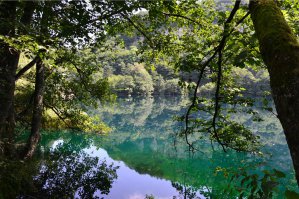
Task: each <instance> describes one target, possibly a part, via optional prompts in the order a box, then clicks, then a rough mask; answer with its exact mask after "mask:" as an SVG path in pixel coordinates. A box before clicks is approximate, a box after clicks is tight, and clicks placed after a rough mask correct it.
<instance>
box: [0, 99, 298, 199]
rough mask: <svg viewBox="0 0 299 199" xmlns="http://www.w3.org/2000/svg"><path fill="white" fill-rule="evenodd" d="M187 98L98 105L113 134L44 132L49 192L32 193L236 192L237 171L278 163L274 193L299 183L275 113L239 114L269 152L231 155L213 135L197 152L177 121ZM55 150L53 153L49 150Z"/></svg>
mask: <svg viewBox="0 0 299 199" xmlns="http://www.w3.org/2000/svg"><path fill="white" fill-rule="evenodd" d="M187 103H188V100H186V99H184V98H180V97H168V98H155V99H154V98H146V99H134V98H127V99H119V100H118V103H117V104H115V105H114V106H104V107H101V108H99V109H98V110H95V111H92V112H93V114H96V115H99V116H100V117H101V118H102V119H103V120H104V121H105V122H106V123H107V124H108V125H109V126H110V127H111V128H112V132H111V133H110V134H107V135H102V136H101V135H90V134H82V133H78V132H77V133H74V132H63V131H61V132H51V133H50V132H48V133H45V134H44V135H43V139H42V143H41V152H40V156H39V158H38V160H36V161H37V162H38V163H37V164H36V165H38V169H37V170H39V171H38V172H37V173H39V172H40V171H42V172H40V173H42V174H35V175H33V176H34V179H35V183H36V182H37V184H38V186H37V187H38V188H39V189H42V190H43V191H40V192H38V191H35V192H34V193H33V192H32V194H35V195H40V196H41V195H51V194H52V195H51V196H52V198H55V197H56V198H59V196H62V195H63V193H67V194H65V195H66V196H68V197H66V198H69V197H70V198H71V196H73V195H75V196H76V197H81V198H90V197H96V196H99V197H104V198H112V199H121V198H126V199H139V198H145V197H146V196H150V195H152V196H154V197H155V198H161V199H163V198H237V197H238V196H239V192H238V189H237V187H238V182H237V181H236V179H233V180H232V181H231V176H232V175H233V174H235V173H238V172H240V171H242V169H243V170H245V171H252V172H259V171H260V173H262V171H264V170H271V169H273V168H274V169H277V170H280V171H282V172H283V173H285V174H286V177H285V178H282V179H279V186H277V187H278V188H277V190H276V191H275V194H274V195H273V198H282V197H283V196H284V192H285V189H294V187H296V185H295V179H294V177H293V175H294V174H293V169H292V164H291V159H290V154H289V151H288V148H287V145H286V141H285V138H284V136H283V133H282V129H281V126H280V124H279V122H278V120H277V118H276V117H274V116H273V114H271V113H268V112H265V111H262V110H260V109H258V108H257V109H256V110H257V111H259V113H260V115H261V116H262V117H263V119H264V121H263V122H252V118H251V116H250V115H246V114H241V113H240V114H237V115H235V120H237V121H239V122H242V123H244V124H246V125H247V126H249V127H250V128H251V129H252V131H253V132H255V133H257V134H259V135H261V142H262V144H263V148H262V152H263V155H262V156H261V155H258V154H248V153H237V152H235V151H228V152H227V153H225V152H223V151H222V150H221V148H220V147H218V146H217V145H216V144H213V147H212V146H211V144H210V142H208V141H206V140H202V141H199V142H198V144H197V148H198V149H199V151H197V152H195V153H190V152H188V150H187V149H188V147H187V145H186V143H185V142H184V140H183V139H180V138H178V137H176V136H175V135H176V133H177V132H178V131H179V130H180V129H181V128H182V126H181V124H179V123H177V122H174V121H173V116H175V115H180V114H182V113H184V111H185V107H186V104H187ZM198 138H199V136H198V135H194V136H193V139H194V140H195V139H198ZM55 149H56V150H55ZM57 149H58V150H57ZM49 150H50V154H51V155H50V157H48V156H47V155H45V154H46V152H47V151H49ZM55 151H60V152H61V151H67V153H66V154H65V155H60V154H59V153H58V152H57V153H56V154H55ZM46 156H47V157H46ZM53 160H54V161H53ZM55 161H56V163H53V162H55ZM110 164H113V166H110ZM95 171H100V174H96V172H95ZM53 179H54V180H53ZM76 182H78V183H76ZM99 182H101V183H99ZM80 183H81V184H80ZM49 190H50V191H49ZM80 190H81V192H80ZM229 190H231V191H229ZM101 192H102V193H101ZM55 194H56V195H55ZM84 194H85V195H84ZM88 194H89V195H88ZM27 195H30V193H28V194H27ZM54 196H55V197H54ZM85 196H86V197H85ZM0 198H1V195H0Z"/></svg>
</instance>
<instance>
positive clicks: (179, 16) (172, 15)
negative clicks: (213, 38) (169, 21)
mask: <svg viewBox="0 0 299 199" xmlns="http://www.w3.org/2000/svg"><path fill="white" fill-rule="evenodd" d="M162 14H164V15H166V16H170V17H178V18H183V19H187V20H189V21H191V22H193V23H196V24H197V25H200V26H201V24H200V23H199V22H198V21H195V20H194V19H191V18H189V17H186V16H184V15H180V14H172V13H166V12H162Z"/></svg>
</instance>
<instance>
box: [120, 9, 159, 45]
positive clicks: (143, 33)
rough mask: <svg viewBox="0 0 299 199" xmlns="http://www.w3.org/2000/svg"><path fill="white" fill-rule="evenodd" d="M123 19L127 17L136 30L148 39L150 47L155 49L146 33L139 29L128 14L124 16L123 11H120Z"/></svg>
mask: <svg viewBox="0 0 299 199" xmlns="http://www.w3.org/2000/svg"><path fill="white" fill-rule="evenodd" d="M120 14H121V15H122V16H123V17H124V18H125V19H127V20H128V21H129V22H130V24H131V25H132V26H133V27H134V28H135V29H136V30H138V32H139V33H141V34H142V35H143V36H144V37H145V38H146V39H147V40H148V41H149V45H150V47H151V48H152V49H155V47H154V46H153V43H152V40H151V39H150V38H149V36H148V35H146V34H145V32H144V31H143V30H141V28H139V27H138V26H137V25H136V24H135V23H134V22H133V21H132V20H131V19H130V18H129V17H128V16H126V15H125V14H123V13H120Z"/></svg>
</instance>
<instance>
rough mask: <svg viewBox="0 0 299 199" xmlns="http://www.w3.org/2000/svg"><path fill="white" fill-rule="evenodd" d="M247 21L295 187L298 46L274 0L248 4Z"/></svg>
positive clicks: (298, 137)
mask: <svg viewBox="0 0 299 199" xmlns="http://www.w3.org/2000/svg"><path fill="white" fill-rule="evenodd" d="M249 9H250V12H251V18H252V21H253V24H254V28H255V31H256V34H257V37H258V40H259V44H260V51H261V54H262V57H263V60H264V62H265V64H266V65H267V69H268V71H269V74H270V82H271V90H272V96H273V99H274V102H275V106H276V110H277V113H278V118H279V120H280V122H281V124H282V127H283V129H284V134H285V136H286V140H287V143H288V146H289V149H290V153H291V156H292V160H293V165H294V169H295V172H296V179H297V182H298V185H299V90H298V88H299V43H298V39H297V37H296V36H295V35H294V33H293V32H292V30H291V28H290V27H289V25H288V24H287V22H286V21H285V19H284V16H283V14H282V12H281V11H280V9H279V7H278V5H277V3H275V2H274V0H257V1H251V2H250V5H249Z"/></svg>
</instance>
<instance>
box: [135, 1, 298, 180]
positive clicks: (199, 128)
mask: <svg viewBox="0 0 299 199" xmlns="http://www.w3.org/2000/svg"><path fill="white" fill-rule="evenodd" d="M218 3H219V4H218V5H215V4H213V2H211V1H201V2H198V1H196V2H195V1H194V2H193V1H191V2H190V1H180V2H177V7H172V9H169V10H168V12H166V11H165V10H162V9H160V10H151V11H149V15H148V16H142V17H140V18H138V19H134V18H133V19H132V20H134V21H131V22H130V23H131V24H134V23H135V24H136V23H139V24H146V25H144V26H141V27H139V31H140V34H141V35H144V37H145V38H146V39H145V41H146V42H147V45H148V46H151V47H153V48H154V51H153V53H152V54H155V52H157V51H158V52H163V53H164V54H166V55H168V56H169V57H171V59H172V62H173V63H176V66H178V68H179V69H180V70H182V71H187V72H190V71H195V70H197V71H199V79H198V81H197V85H196V87H195V88H193V89H194V95H193V100H192V104H191V105H190V107H189V109H188V111H187V113H186V115H185V117H184V118H183V119H184V120H185V122H186V128H185V130H184V131H183V133H182V135H183V136H185V138H186V142H187V143H188V144H189V145H190V147H191V148H192V147H193V146H192V143H190V142H189V140H188V134H190V133H194V132H200V133H208V135H209V136H210V138H211V139H212V140H215V141H217V142H218V143H219V144H220V145H221V146H222V147H223V149H224V150H225V148H226V147H229V148H233V149H236V150H243V151H244V150H245V151H251V150H252V148H251V147H250V145H252V144H253V143H255V142H256V141H257V140H256V138H255V136H254V135H252V134H251V133H250V132H248V130H246V128H244V126H243V125H241V124H238V123H236V122H234V121H230V119H229V116H227V114H225V113H224V112H225V111H223V110H224V109H225V108H224V107H223V106H221V104H223V103H226V104H227V103H228V104H232V105H237V104H238V105H246V106H247V107H248V105H249V106H250V105H252V104H253V103H252V100H251V99H245V98H243V97H242V90H238V89H230V88H231V86H232V85H231V83H230V82H231V80H232V79H233V77H230V74H231V72H230V71H231V68H232V67H241V68H242V67H244V65H247V66H248V65H249V66H259V65H263V64H262V62H261V59H259V58H260V55H259V52H258V50H257V49H256V48H255V47H254V46H258V45H259V46H260V52H261V56H262V60H263V61H264V64H265V67H266V68H267V70H268V71H269V74H270V82H271V91H272V96H273V98H274V102H275V105H276V109H277V113H278V118H279V120H280V122H281V124H282V126H283V129H284V133H285V136H286V139H287V142H288V146H289V149H290V153H291V156H292V160H293V164H294V168H295V171H296V178H297V182H298V184H299V147H298V146H299V135H298V132H299V115H298V114H299V100H298V97H299V90H298V87H299V64H298V63H299V60H298V59H299V44H298V39H297V37H296V35H295V34H294V33H293V30H292V29H291V28H290V27H289V25H288V24H287V22H286V20H285V18H284V15H283V14H282V12H281V9H280V8H279V5H278V4H282V6H287V4H293V2H285V1H284V2H280V3H277V2H276V1H274V0H251V1H250V4H249V12H248V8H246V7H245V6H244V5H241V1H240V0H236V1H235V4H234V7H233V8H232V9H231V11H230V12H227V9H226V8H225V6H227V5H229V2H226V3H224V4H221V3H220V2H218ZM284 4H285V5H284ZM296 6H298V3H295V5H293V8H296ZM211 7H213V8H214V10H213V9H211ZM215 9H216V12H215ZM294 12H295V11H294ZM240 13H241V14H240ZM242 15H243V16H242ZM249 15H251V19H252V21H249V20H248V18H247V17H248V16H249ZM157 19H158V20H157ZM144 21H150V22H151V23H150V25H148V24H149V23H146V22H145V23H144ZM142 22H143V23H142ZM252 23H253V26H254V27H252ZM238 26H240V28H238ZM146 29H148V30H149V32H147V31H145V30H146ZM253 29H254V31H255V34H253ZM157 30H159V31H157ZM295 30H297V28H295ZM246 33H247V34H246ZM256 37H257V40H256ZM257 41H258V43H257ZM156 54H158V53H156ZM207 77H208V78H210V81H211V82H214V83H215V85H216V88H215V95H214V98H213V100H209V99H205V98H204V97H202V96H198V95H197V90H198V88H199V87H200V84H202V80H203V79H204V78H207ZM203 102H204V103H203ZM233 111H234V110H229V109H227V110H226V112H228V113H230V112H233ZM246 111H247V112H249V113H251V114H255V113H254V112H252V111H250V109H247V108H246ZM195 112H199V114H204V113H203V112H207V113H208V114H209V115H210V116H209V117H208V118H207V119H206V120H198V119H197V118H196V119H194V117H192V118H191V117H189V116H190V115H191V114H193V113H195ZM207 120H208V121H207ZM228 135H233V136H232V137H230V136H228ZM248 144H249V146H245V145H248Z"/></svg>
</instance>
